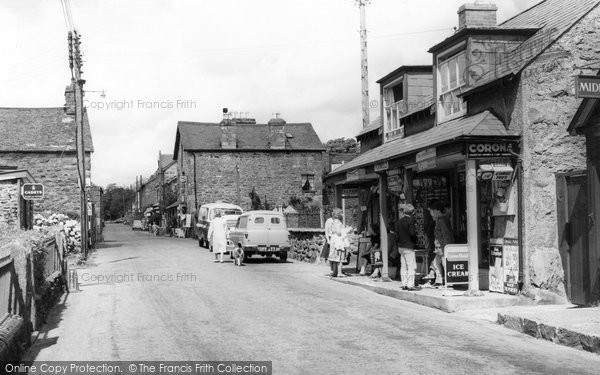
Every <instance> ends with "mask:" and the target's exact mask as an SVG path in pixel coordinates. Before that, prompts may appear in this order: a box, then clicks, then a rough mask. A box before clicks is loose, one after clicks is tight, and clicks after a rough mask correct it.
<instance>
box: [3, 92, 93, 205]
mask: <svg viewBox="0 0 600 375" xmlns="http://www.w3.org/2000/svg"><path fill="white" fill-rule="evenodd" d="M65 99H66V105H65V106H64V107H56V108H0V134H2V137H0V167H11V168H17V169H24V170H28V171H29V172H30V173H31V174H33V175H34V176H36V180H37V182H38V183H42V184H44V188H45V197H44V199H43V200H41V201H39V202H36V205H35V212H36V213H42V212H45V211H51V212H53V213H54V212H56V213H79V210H80V190H79V178H78V173H77V152H76V126H75V100H74V99H75V92H74V90H73V88H72V87H70V86H69V87H67V89H66V90H65ZM84 129H85V132H84V136H85V138H84V140H85V154H86V173H88V178H89V172H90V166H91V163H90V157H91V153H92V152H93V150H94V149H93V145H92V136H91V132H90V125H89V122H88V117H87V113H86V112H85V111H84ZM0 169H1V168H0Z"/></svg>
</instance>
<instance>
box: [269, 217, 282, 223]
mask: <svg viewBox="0 0 600 375" xmlns="http://www.w3.org/2000/svg"><path fill="white" fill-rule="evenodd" d="M279 223H281V220H279V218H278V217H272V218H271V224H279Z"/></svg>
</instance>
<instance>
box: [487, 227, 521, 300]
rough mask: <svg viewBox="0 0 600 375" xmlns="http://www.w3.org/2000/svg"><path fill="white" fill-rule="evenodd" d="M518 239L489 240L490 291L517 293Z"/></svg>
mask: <svg viewBox="0 0 600 375" xmlns="http://www.w3.org/2000/svg"><path fill="white" fill-rule="evenodd" d="M518 276H519V240H518V239H516V238H492V239H491V240H490V292H498V293H507V294H518V293H519V284H518V281H519V280H518Z"/></svg>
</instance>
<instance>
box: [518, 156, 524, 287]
mask: <svg viewBox="0 0 600 375" xmlns="http://www.w3.org/2000/svg"><path fill="white" fill-rule="evenodd" d="M517 183H518V184H519V186H518V187H517V214H518V215H519V218H518V221H519V226H518V229H517V231H518V232H517V233H518V236H519V280H518V285H519V291H521V290H522V289H523V284H524V283H525V271H524V269H525V267H524V266H525V251H524V250H523V241H524V238H523V225H524V222H523V217H524V215H523V161H522V160H521V158H520V157H519V158H518V159H517Z"/></svg>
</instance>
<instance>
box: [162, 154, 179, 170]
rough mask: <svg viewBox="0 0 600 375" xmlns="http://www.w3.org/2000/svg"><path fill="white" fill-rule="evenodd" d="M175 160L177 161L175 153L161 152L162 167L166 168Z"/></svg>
mask: <svg viewBox="0 0 600 375" xmlns="http://www.w3.org/2000/svg"><path fill="white" fill-rule="evenodd" d="M174 162H175V160H173V154H160V166H161V168H163V169H164V168H166V167H168V166H169V165H170V164H172V163H174Z"/></svg>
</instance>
